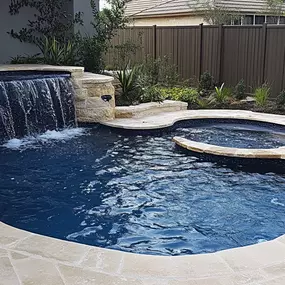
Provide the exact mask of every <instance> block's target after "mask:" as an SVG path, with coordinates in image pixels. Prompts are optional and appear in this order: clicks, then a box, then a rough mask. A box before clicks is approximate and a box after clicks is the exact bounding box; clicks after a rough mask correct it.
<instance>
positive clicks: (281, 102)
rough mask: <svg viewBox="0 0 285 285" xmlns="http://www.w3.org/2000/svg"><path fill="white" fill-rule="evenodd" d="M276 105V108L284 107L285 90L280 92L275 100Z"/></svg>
mask: <svg viewBox="0 0 285 285" xmlns="http://www.w3.org/2000/svg"><path fill="white" fill-rule="evenodd" d="M276 104H277V106H278V107H284V106H285V90H282V91H281V92H280V93H279V95H278V96H277V99H276Z"/></svg>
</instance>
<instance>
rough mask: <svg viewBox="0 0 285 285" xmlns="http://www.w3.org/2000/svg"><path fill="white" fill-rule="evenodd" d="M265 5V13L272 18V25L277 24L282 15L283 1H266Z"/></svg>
mask: <svg viewBox="0 0 285 285" xmlns="http://www.w3.org/2000/svg"><path fill="white" fill-rule="evenodd" d="M266 3H267V11H266V13H267V14H268V15H270V16H272V17H273V19H274V23H277V22H278V18H279V17H280V16H282V15H283V14H284V1H283V0H266Z"/></svg>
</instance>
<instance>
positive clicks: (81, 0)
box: [73, 0, 99, 35]
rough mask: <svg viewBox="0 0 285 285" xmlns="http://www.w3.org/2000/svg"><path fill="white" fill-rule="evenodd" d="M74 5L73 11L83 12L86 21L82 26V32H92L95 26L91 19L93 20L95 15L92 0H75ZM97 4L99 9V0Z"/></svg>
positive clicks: (80, 28)
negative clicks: (91, 4)
mask: <svg viewBox="0 0 285 285" xmlns="http://www.w3.org/2000/svg"><path fill="white" fill-rule="evenodd" d="M73 1H74V5H73V12H74V14H76V13H77V12H79V11H80V12H82V13H83V16H82V17H83V21H84V26H80V27H78V28H79V31H80V32H81V34H82V35H85V34H89V35H90V34H92V32H93V31H94V30H93V27H92V25H91V21H92V20H93V15H92V9H91V6H90V0H73ZM95 2H96V5H97V8H98V9H99V0H96V1H95Z"/></svg>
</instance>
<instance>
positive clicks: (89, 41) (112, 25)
mask: <svg viewBox="0 0 285 285" xmlns="http://www.w3.org/2000/svg"><path fill="white" fill-rule="evenodd" d="M127 2H129V0H107V3H108V4H109V6H110V8H109V9H103V10H102V11H99V10H98V9H97V7H96V5H95V1H94V0H91V9H92V14H93V21H92V26H93V28H94V35H92V36H90V35H86V36H82V37H81V44H80V47H79V58H80V61H79V63H80V64H81V65H83V66H84V67H85V69H86V70H87V71H90V72H95V73H100V72H101V71H102V70H103V69H104V60H103V56H104V54H105V53H106V52H107V50H108V47H109V42H110V40H111V39H112V38H113V37H114V36H115V35H116V33H117V31H118V30H119V29H123V28H124V27H125V25H126V23H127V22H128V20H127V18H126V17H125V16H124V11H125V6H126V3H127Z"/></svg>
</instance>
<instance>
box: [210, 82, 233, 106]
mask: <svg viewBox="0 0 285 285" xmlns="http://www.w3.org/2000/svg"><path fill="white" fill-rule="evenodd" d="M224 86H225V83H223V84H222V85H221V87H215V92H216V93H215V98H214V99H215V101H216V102H217V103H220V104H224V103H225V102H226V101H227V100H228V99H229V97H230V96H231V89H230V88H226V87H224Z"/></svg>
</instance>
